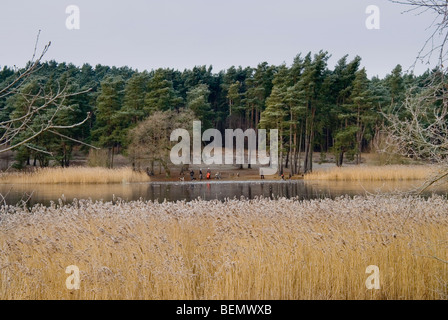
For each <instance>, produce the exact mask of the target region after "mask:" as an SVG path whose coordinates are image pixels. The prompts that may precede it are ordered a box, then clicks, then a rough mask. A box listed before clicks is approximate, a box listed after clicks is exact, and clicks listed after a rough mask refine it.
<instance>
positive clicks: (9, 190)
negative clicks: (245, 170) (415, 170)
mask: <svg viewBox="0 0 448 320" xmlns="http://www.w3.org/2000/svg"><path fill="white" fill-rule="evenodd" d="M418 186H419V182H416V181H412V182H408V181H399V182H338V181H304V180H291V181H266V180H265V181H260V180H257V181H209V182H205V181H204V182H186V181H185V182H151V183H132V184H105V185H101V184H99V185H74V184H56V185H51V184H36V185H34V184H21V185H8V184H4V185H0V194H1V195H2V196H3V197H5V201H6V203H7V204H10V205H15V204H17V203H18V202H20V201H21V199H23V200H28V199H29V200H28V205H30V206H32V205H34V204H38V203H39V204H43V205H50V203H51V201H53V202H58V199H60V198H62V199H65V201H67V202H71V201H72V200H73V199H89V198H90V199H92V200H94V201H96V200H104V201H112V200H113V199H114V198H115V199H117V198H121V199H123V200H125V201H131V200H138V199H143V200H145V201H147V200H151V201H164V200H165V199H166V200H167V201H177V200H186V201H191V200H194V199H198V198H201V199H203V200H215V199H217V200H224V199H226V198H231V199H233V198H235V197H236V198H238V199H239V198H241V197H244V198H248V199H253V198H255V197H266V198H277V197H286V198H298V199H301V200H302V199H316V198H325V197H329V198H335V197H338V196H343V195H348V196H355V195H365V194H367V193H378V192H380V193H385V192H396V191H409V190H411V189H413V188H415V187H418ZM433 192H434V193H437V194H442V195H446V194H447V193H448V189H447V188H439V189H437V190H430V191H427V192H425V195H430V194H432V193H433Z"/></svg>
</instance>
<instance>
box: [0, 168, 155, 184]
mask: <svg viewBox="0 0 448 320" xmlns="http://www.w3.org/2000/svg"><path fill="white" fill-rule="evenodd" d="M145 181H150V178H149V177H148V175H147V174H146V173H145V172H138V171H133V170H132V169H131V168H117V169H107V168H100V167H95V168H90V167H69V168H42V169H38V170H36V171H34V172H14V173H2V174H0V183H4V184H58V183H66V184H112V183H130V182H145Z"/></svg>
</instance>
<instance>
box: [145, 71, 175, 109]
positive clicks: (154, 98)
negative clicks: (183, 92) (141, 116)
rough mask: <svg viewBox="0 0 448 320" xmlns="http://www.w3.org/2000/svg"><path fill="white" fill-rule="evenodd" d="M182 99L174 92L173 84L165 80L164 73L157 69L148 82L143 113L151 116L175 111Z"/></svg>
mask: <svg viewBox="0 0 448 320" xmlns="http://www.w3.org/2000/svg"><path fill="white" fill-rule="evenodd" d="M182 102H183V99H182V98H181V97H180V96H179V95H178V93H177V92H176V90H174V87H173V82H172V81H170V80H168V79H167V75H166V71H165V70H163V69H158V70H157V71H155V73H154V75H153V76H152V78H151V79H149V81H148V88H147V93H146V96H145V106H144V111H145V113H146V114H148V115H151V114H153V113H154V112H155V111H167V110H176V109H178V108H179V107H180V104H181V103H182Z"/></svg>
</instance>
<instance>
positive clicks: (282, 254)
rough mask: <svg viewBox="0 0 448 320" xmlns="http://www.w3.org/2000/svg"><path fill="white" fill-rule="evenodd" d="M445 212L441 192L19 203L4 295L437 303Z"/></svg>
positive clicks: (5, 232)
mask: <svg viewBox="0 0 448 320" xmlns="http://www.w3.org/2000/svg"><path fill="white" fill-rule="evenodd" d="M447 212H448V201H446V199H442V198H438V197H434V198H430V199H428V200H424V199H419V198H406V199H404V198H395V197H393V198H385V197H370V198H357V199H346V198H344V199H342V198H341V199H337V200H330V199H325V200H315V201H304V202H299V201H293V200H286V199H280V200H277V201H273V200H264V199H262V200H251V201H236V200H231V201H228V202H225V203H221V202H218V201H215V202H205V201H195V202H192V203H185V202H177V203H160V204H159V203H144V202H140V201H137V202H130V203H117V204H111V203H102V202H98V203H92V202H88V201H84V200H83V201H79V202H76V203H74V204H73V205H69V206H64V207H51V208H44V207H35V208H34V209H33V210H32V212H31V214H30V213H29V212H24V211H21V210H20V209H17V211H16V212H15V214H2V215H0V299H440V298H444V297H445V296H444V295H445V294H446V293H447V282H448V275H447V271H448V265H447V264H446V263H443V262H441V261H440V260H437V259H436V258H439V259H443V260H448V258H447V257H448V250H447V249H448V247H447V243H446V237H447V231H448V216H447V214H446V213H447ZM70 265H76V266H78V267H79V269H80V279H81V286H80V289H79V290H76V291H71V290H68V289H67V288H66V279H67V277H68V274H66V273H65V268H66V267H67V266H70ZM369 265H376V266H378V267H379V270H380V285H381V288H380V290H368V289H367V288H366V285H365V282H366V279H367V277H368V276H369V275H368V274H366V268H367V266H369Z"/></svg>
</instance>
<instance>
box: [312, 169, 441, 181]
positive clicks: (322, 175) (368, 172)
mask: <svg viewBox="0 0 448 320" xmlns="http://www.w3.org/2000/svg"><path fill="white" fill-rule="evenodd" d="M438 170H439V169H438V168H437V167H436V166H428V165H426V166H423V165H389V166H350V167H340V168H338V167H332V168H330V169H321V170H316V171H314V172H312V173H309V174H306V175H305V177H304V178H305V180H329V181H337V180H338V181H402V180H426V179H428V178H430V177H431V176H432V175H434V174H435V173H436V172H437V171H438Z"/></svg>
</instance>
